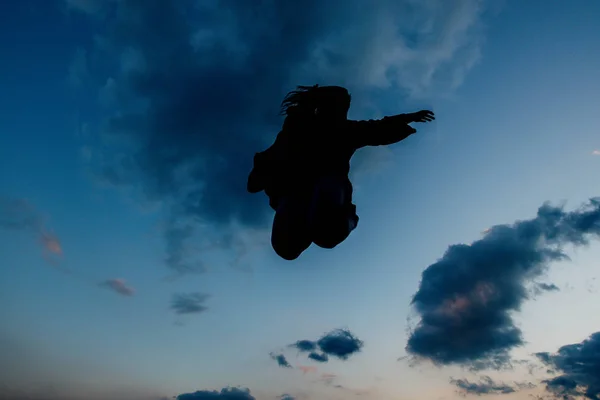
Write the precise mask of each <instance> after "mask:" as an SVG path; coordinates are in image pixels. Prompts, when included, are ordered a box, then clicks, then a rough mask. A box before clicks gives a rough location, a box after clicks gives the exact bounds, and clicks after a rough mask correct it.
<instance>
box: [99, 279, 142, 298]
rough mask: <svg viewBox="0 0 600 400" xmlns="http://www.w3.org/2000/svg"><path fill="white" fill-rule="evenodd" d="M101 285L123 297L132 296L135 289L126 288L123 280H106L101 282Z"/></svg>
mask: <svg viewBox="0 0 600 400" xmlns="http://www.w3.org/2000/svg"><path fill="white" fill-rule="evenodd" d="M101 285H102V286H106V287H108V288H109V289H112V290H113V291H114V292H116V293H118V294H120V295H123V296H133V295H134V294H135V289H134V288H132V287H131V286H128V285H127V284H126V282H125V280H124V279H120V278H115V279H108V280H106V281H104V282H102V283H101Z"/></svg>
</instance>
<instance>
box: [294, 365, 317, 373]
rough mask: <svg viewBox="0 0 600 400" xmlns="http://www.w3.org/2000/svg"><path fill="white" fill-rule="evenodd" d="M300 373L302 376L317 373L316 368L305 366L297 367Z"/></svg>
mask: <svg viewBox="0 0 600 400" xmlns="http://www.w3.org/2000/svg"><path fill="white" fill-rule="evenodd" d="M297 368H298V369H299V370H300V371H302V373H303V374H304V375H306V374H308V373H317V367H313V366H305V365H298V367H297Z"/></svg>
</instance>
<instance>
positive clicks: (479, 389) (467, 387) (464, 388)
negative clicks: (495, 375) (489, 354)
mask: <svg viewBox="0 0 600 400" xmlns="http://www.w3.org/2000/svg"><path fill="white" fill-rule="evenodd" d="M450 383H452V384H453V385H455V386H456V387H458V388H459V389H460V392H461V393H463V394H474V395H478V396H480V395H484V394H509V393H515V392H516V389H515V388H514V387H512V386H510V385H507V384H505V383H498V382H495V381H494V380H493V379H492V378H490V377H489V376H482V377H481V378H480V381H479V382H478V383H477V382H469V381H468V380H467V379H450Z"/></svg>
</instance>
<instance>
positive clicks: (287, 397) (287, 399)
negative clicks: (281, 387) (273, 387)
mask: <svg viewBox="0 0 600 400" xmlns="http://www.w3.org/2000/svg"><path fill="white" fill-rule="evenodd" d="M279 399H280V400H296V398H295V397H294V396H292V395H291V394H287V393H284V394H282V395H281V396H279Z"/></svg>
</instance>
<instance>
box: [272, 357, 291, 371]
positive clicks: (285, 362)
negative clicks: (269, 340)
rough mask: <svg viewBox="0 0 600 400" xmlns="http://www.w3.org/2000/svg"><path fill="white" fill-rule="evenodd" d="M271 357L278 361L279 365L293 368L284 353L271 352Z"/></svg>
mask: <svg viewBox="0 0 600 400" xmlns="http://www.w3.org/2000/svg"><path fill="white" fill-rule="evenodd" d="M271 358H272V359H273V360H275V361H277V365H279V366H280V367H284V368H292V366H291V365H290V363H289V362H288V360H287V359H286V358H285V356H284V355H283V354H273V353H271Z"/></svg>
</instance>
